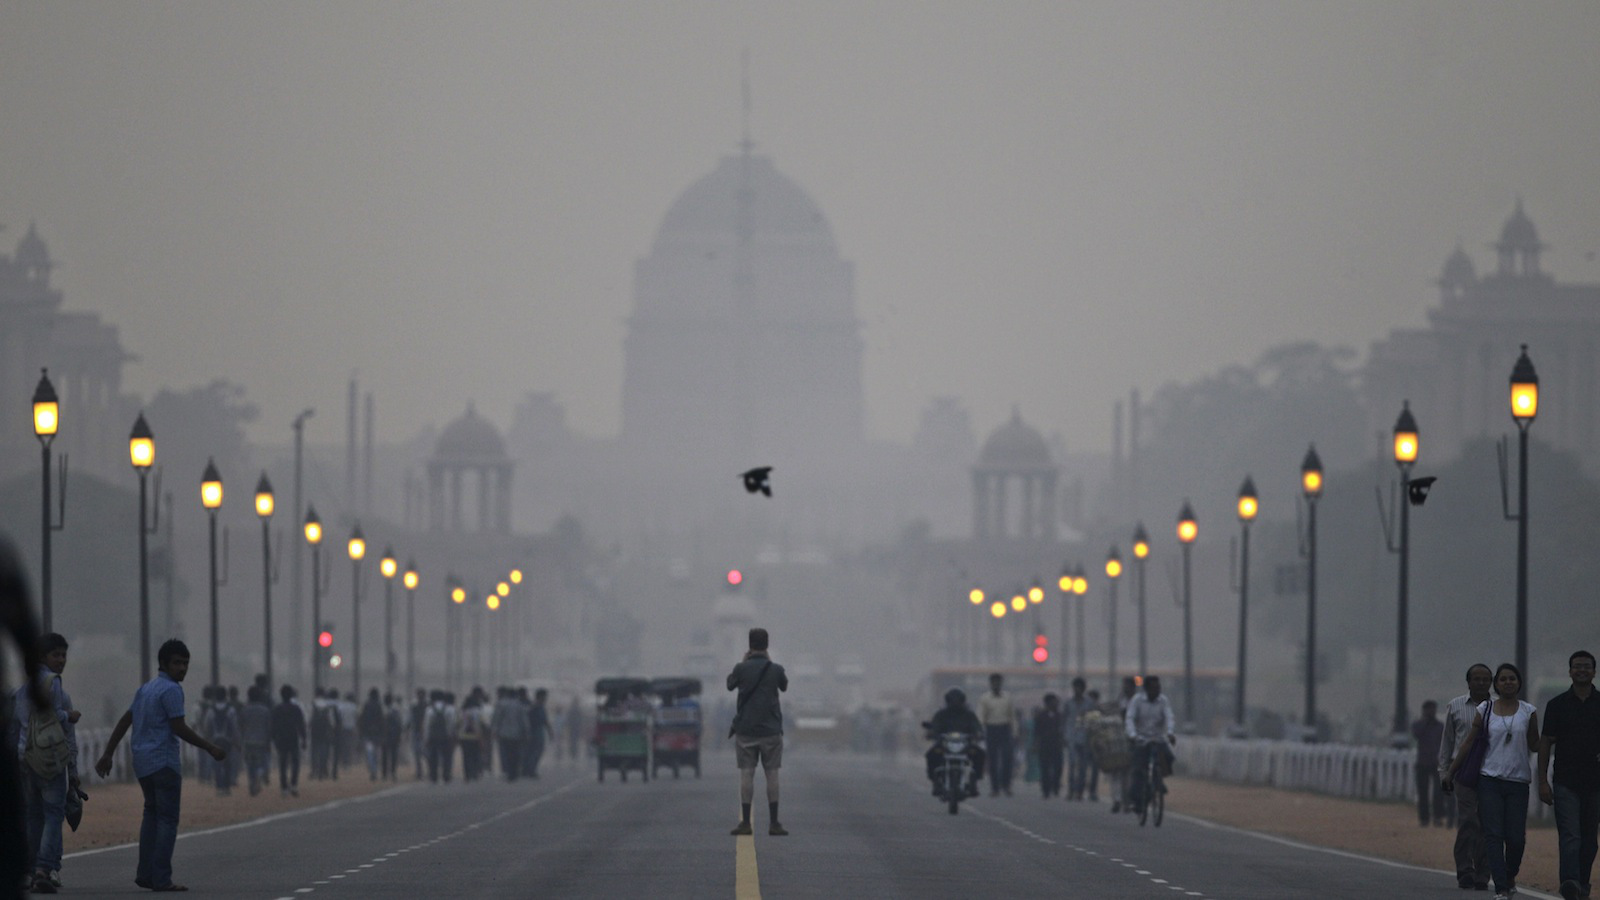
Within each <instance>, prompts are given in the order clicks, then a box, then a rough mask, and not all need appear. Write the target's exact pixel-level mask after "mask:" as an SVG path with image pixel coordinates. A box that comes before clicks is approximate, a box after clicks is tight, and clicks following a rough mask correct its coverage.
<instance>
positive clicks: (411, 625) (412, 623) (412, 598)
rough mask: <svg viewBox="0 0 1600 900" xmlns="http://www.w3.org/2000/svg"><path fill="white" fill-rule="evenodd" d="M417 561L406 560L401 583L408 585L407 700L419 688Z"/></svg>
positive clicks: (408, 700)
mask: <svg viewBox="0 0 1600 900" xmlns="http://www.w3.org/2000/svg"><path fill="white" fill-rule="evenodd" d="M418 580H419V576H418V575H417V562H416V560H415V559H408V560H406V572H405V574H404V575H402V576H401V583H402V584H404V585H405V586H406V698H407V699H406V702H407V703H409V702H411V701H410V698H411V697H412V696H413V695H414V694H415V693H416V690H417V582H418Z"/></svg>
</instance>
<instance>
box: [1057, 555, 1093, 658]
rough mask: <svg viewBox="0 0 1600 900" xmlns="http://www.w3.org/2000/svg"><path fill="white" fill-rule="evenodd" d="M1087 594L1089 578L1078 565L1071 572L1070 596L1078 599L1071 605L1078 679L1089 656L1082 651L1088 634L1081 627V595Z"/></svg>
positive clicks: (1082, 614)
mask: <svg viewBox="0 0 1600 900" xmlns="http://www.w3.org/2000/svg"><path fill="white" fill-rule="evenodd" d="M1087 593H1089V577H1088V576H1087V575H1085V574H1084V573H1083V563H1078V566H1077V568H1075V569H1073V570H1072V596H1074V597H1076V598H1078V600H1077V602H1076V603H1074V604H1072V605H1073V608H1074V610H1075V611H1076V619H1077V621H1076V624H1077V626H1078V627H1077V632H1078V639H1077V641H1076V642H1075V646H1074V648H1073V650H1074V652H1075V653H1076V655H1077V657H1078V677H1079V678H1082V677H1084V667H1085V666H1087V665H1088V656H1089V653H1088V651H1087V650H1085V649H1084V646H1085V643H1086V638H1085V637H1084V636H1085V635H1086V634H1087V633H1088V629H1086V628H1085V627H1084V625H1083V619H1084V615H1085V614H1084V611H1083V608H1084V602H1083V595H1084V594H1087ZM1063 649H1065V648H1063Z"/></svg>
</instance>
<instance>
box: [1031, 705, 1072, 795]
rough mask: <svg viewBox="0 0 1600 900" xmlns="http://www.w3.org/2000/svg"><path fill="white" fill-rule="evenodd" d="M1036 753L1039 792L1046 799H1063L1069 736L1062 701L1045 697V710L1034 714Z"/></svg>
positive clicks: (1034, 745) (1034, 748) (1034, 746)
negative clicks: (1060, 797)
mask: <svg viewBox="0 0 1600 900" xmlns="http://www.w3.org/2000/svg"><path fill="white" fill-rule="evenodd" d="M1033 752H1034V755H1035V756H1037V757H1038V758H1039V790H1040V792H1041V793H1042V794H1044V799H1046V800H1049V799H1050V798H1051V797H1059V796H1061V765H1062V762H1063V757H1064V755H1065V753H1066V734H1065V731H1064V725H1063V722H1062V718H1061V698H1060V697H1058V696H1056V695H1055V694H1054V693H1050V694H1045V695H1044V707H1043V708H1042V709H1039V710H1036V711H1035V712H1034V714H1033Z"/></svg>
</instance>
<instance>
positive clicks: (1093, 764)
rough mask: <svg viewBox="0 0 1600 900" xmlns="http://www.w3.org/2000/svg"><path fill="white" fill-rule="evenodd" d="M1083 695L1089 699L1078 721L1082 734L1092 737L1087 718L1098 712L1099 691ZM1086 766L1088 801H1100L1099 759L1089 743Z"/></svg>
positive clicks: (1096, 714)
mask: <svg viewBox="0 0 1600 900" xmlns="http://www.w3.org/2000/svg"><path fill="white" fill-rule="evenodd" d="M1085 696H1086V697H1087V698H1088V700H1089V709H1088V711H1086V712H1085V713H1084V714H1083V716H1082V717H1080V719H1079V721H1081V722H1083V725H1084V729H1083V730H1084V734H1085V735H1087V736H1088V737H1092V736H1093V735H1092V734H1091V733H1090V731H1089V719H1090V714H1091V713H1092V714H1094V715H1095V716H1098V715H1099V714H1100V692H1099V691H1090V692H1089V693H1088V694H1086V695H1085ZM1086 740H1087V738H1086ZM1088 768H1089V771H1088V773H1087V774H1086V775H1085V776H1084V777H1085V780H1086V781H1088V783H1089V802H1090V803H1099V802H1100V761H1099V760H1098V759H1095V758H1094V748H1093V745H1092V744H1091V745H1090V748H1089V767H1088Z"/></svg>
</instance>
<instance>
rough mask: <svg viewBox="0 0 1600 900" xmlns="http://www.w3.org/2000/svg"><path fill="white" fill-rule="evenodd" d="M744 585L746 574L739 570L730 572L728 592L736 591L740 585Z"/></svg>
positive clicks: (730, 570)
mask: <svg viewBox="0 0 1600 900" xmlns="http://www.w3.org/2000/svg"><path fill="white" fill-rule="evenodd" d="M741 584H744V573H743V572H741V571H739V570H738V569H729V570H728V590H730V591H736V590H738V589H739V585H741Z"/></svg>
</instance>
